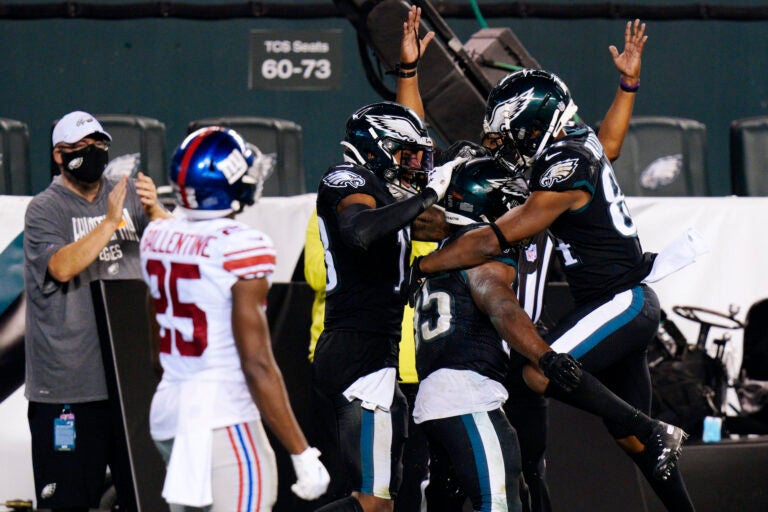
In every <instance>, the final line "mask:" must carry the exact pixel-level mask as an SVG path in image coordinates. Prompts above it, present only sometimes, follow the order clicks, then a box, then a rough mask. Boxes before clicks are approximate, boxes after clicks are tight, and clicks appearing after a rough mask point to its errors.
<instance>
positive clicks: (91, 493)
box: [27, 400, 120, 509]
mask: <svg viewBox="0 0 768 512" xmlns="http://www.w3.org/2000/svg"><path fill="white" fill-rule="evenodd" d="M62 408H63V405H62V404H47V403H41V402H29V407H28V408H27V419H28V420H29V430H30V433H31V436H32V468H33V471H34V475H35V495H36V498H37V508H42V509H48V508H74V507H87V508H98V506H99V502H100V501H101V497H102V495H103V494H104V491H105V490H106V488H105V478H106V472H107V466H110V469H111V470H112V474H113V477H114V479H115V483H116V486H117V479H118V475H119V470H118V469H117V468H116V467H113V466H115V465H114V464H112V462H113V461H114V459H115V451H116V450H115V446H116V436H115V434H114V433H113V432H114V429H113V427H112V420H111V411H110V406H109V402H108V401H106V400H104V401H99V402H85V403H79V404H70V408H71V411H72V413H73V414H74V415H75V433H76V439H75V449H74V450H72V451H56V450H54V446H53V441H54V439H53V420H54V419H55V418H58V417H59V415H60V414H61V411H62ZM119 491H120V489H119V488H118V492H119Z"/></svg>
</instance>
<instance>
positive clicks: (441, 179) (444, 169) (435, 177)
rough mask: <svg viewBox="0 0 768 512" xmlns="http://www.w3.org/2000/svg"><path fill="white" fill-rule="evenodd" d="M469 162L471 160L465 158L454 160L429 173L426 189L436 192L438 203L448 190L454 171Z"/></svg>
mask: <svg viewBox="0 0 768 512" xmlns="http://www.w3.org/2000/svg"><path fill="white" fill-rule="evenodd" d="M467 160H469V158H468V157H465V156H462V157H458V158H454V159H453V160H451V161H450V162H446V163H444V164H443V165H441V166H439V167H435V168H434V169H432V170H431V171H429V175H428V179H427V186H426V188H431V189H432V190H434V191H435V193H436V194H437V201H438V202H439V201H441V200H442V199H443V197H444V196H445V193H446V191H447V190H448V185H450V184H451V175H452V174H453V170H454V169H456V168H457V167H458V166H460V165H461V164H463V163H464V162H466V161H467Z"/></svg>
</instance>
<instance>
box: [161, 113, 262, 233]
mask: <svg viewBox="0 0 768 512" xmlns="http://www.w3.org/2000/svg"><path fill="white" fill-rule="evenodd" d="M273 163H274V159H273V158H271V157H268V156H265V155H263V154H262V153H261V151H259V149H258V148H257V147H256V146H254V145H252V144H248V143H246V142H245V140H243V138H242V137H241V136H240V135H239V134H238V133H237V132H236V131H234V130H232V129H230V128H225V127H222V126H208V127H204V128H200V129H199V130H196V131H194V132H192V133H191V134H189V135H188V136H187V138H186V139H184V142H182V143H181V145H180V146H179V147H178V149H177V150H176V153H175V154H174V155H173V161H172V163H171V172H170V176H169V177H170V180H171V183H172V185H173V190H174V192H175V195H176V200H177V203H178V205H179V208H181V209H182V210H183V211H184V213H185V214H186V215H187V216H188V217H190V218H193V219H211V218H216V217H224V216H226V215H229V214H230V213H232V212H235V213H239V212H240V211H242V209H243V208H244V207H245V206H246V205H252V204H254V203H255V202H256V201H257V200H258V199H259V197H261V190H262V188H263V185H264V180H265V179H266V178H267V177H268V176H269V174H270V173H271V171H272V167H273Z"/></svg>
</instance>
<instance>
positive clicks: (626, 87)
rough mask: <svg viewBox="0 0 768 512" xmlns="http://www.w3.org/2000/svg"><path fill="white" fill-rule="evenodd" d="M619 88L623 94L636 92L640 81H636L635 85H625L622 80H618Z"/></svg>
mask: <svg viewBox="0 0 768 512" xmlns="http://www.w3.org/2000/svg"><path fill="white" fill-rule="evenodd" d="M619 87H620V88H621V90H622V91H624V92H637V90H638V89H640V80H638V81H637V83H636V84H635V85H629V84H627V83H624V79H623V78H620V79H619Z"/></svg>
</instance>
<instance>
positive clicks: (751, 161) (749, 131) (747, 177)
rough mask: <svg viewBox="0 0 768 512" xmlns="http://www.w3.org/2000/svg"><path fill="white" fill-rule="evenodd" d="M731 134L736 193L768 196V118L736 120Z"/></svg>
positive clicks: (733, 183)
mask: <svg viewBox="0 0 768 512" xmlns="http://www.w3.org/2000/svg"><path fill="white" fill-rule="evenodd" d="M730 135H731V137H730V142H731V144H730V146H731V186H732V192H733V193H734V194H736V195H738V196H765V195H768V116H760V117H746V118H743V119H736V120H734V121H732V122H731V134H730Z"/></svg>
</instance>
